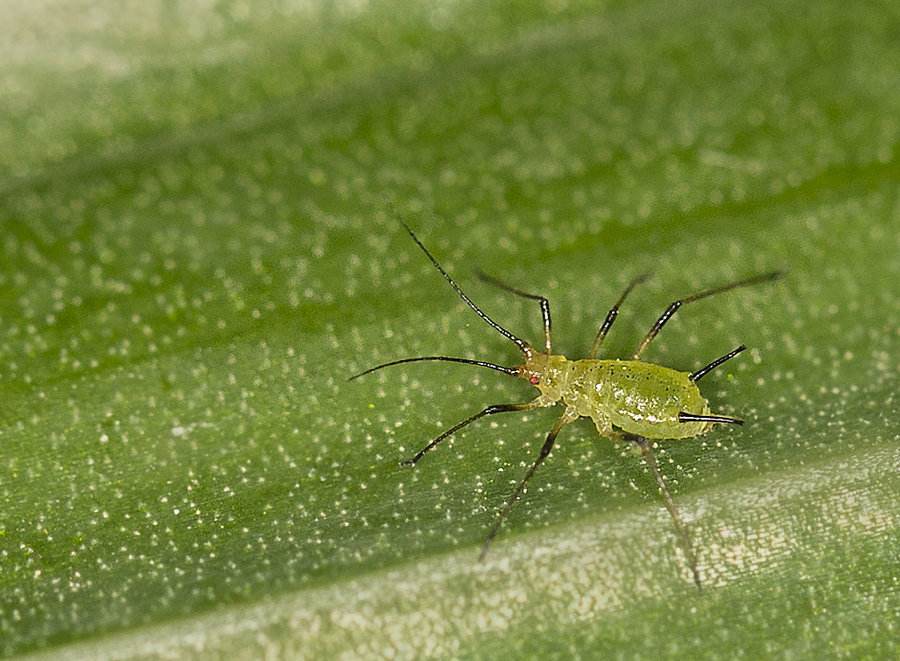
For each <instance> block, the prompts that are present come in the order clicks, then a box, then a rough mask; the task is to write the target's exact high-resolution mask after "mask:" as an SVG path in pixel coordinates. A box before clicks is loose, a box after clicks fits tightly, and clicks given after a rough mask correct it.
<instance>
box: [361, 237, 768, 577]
mask: <svg viewBox="0 0 900 661" xmlns="http://www.w3.org/2000/svg"><path fill="white" fill-rule="evenodd" d="M404 227H405V228H406V231H407V232H408V233H409V235H410V236H411V237H412V239H413V241H415V242H416V244H417V245H418V246H419V248H421V249H422V251H423V252H424V253H425V255H426V256H427V257H428V259H429V261H431V263H432V264H433V265H434V267H435V268H436V269H437V270H438V271H440V273H441V275H443V276H444V279H445V280H446V281H447V282H448V283H449V284H450V286H451V287H452V288H453V289H454V291H456V293H457V294H458V295H459V297H460V298H461V299H462V300H463V301H464V302H465V303H466V305H468V306H469V307H470V308H471V309H472V310H473V311H474V312H475V313H476V314H477V315H478V316H479V317H481V319H482V320H483V321H484V322H485V323H487V324H488V325H489V326H491V327H492V328H493V329H494V330H496V331H497V332H498V333H500V334H501V335H503V336H504V337H505V338H507V339H508V340H510V341H511V342H513V343H514V344H515V345H516V346H517V347H518V349H519V351H521V353H522V355H523V357H524V359H525V360H524V362H523V363H522V364H520V365H519V366H518V367H505V366H503V365H497V364H496V363H491V362H487V361H483V360H472V359H469V358H455V357H451V356H417V357H414V358H401V359H399V360H393V361H391V362H388V363H383V364H381V365H376V366H375V367H372V368H370V369H367V370H365V371H364V372H360V373H359V374H356V375H355V376H353V377H351V379H355V378H358V377H360V376H363V375H364V374H369V373H370V372H374V371H375V370H379V369H381V368H383V367H389V366H391V365H400V364H403V363H413V362H419V361H444V362H451V363H463V364H467V365H476V366H478V367H486V368H489V369H492V370H494V371H497V372H502V373H504V374H508V375H510V376H515V377H518V378H521V379H524V380H525V381H527V382H528V383H530V384H531V385H532V386H534V387H535V388H537V389H538V391H539V393H540V394H539V395H538V396H537V397H535V398H534V399H532V400H531V401H528V402H523V403H518V404H494V405H492V406H488V407H486V408H484V409H482V410H481V411H479V412H477V413H475V414H474V415H471V416H469V417H468V418H466V419H465V420H462V421H461V422H458V423H457V424H455V425H453V426H452V427H450V428H449V429H447V430H446V431H444V432H443V433H442V434H440V435H438V436H437V437H436V438H434V439H433V440H432V441H431V442H430V443H428V444H427V445H426V446H425V447H423V448H422V449H421V450H419V451H418V452H417V453H416V454H415V455H413V456H412V457H411V458H409V459H407V460H405V461H404V462H403V463H404V464H407V465H415V464H416V463H418V461H419V460H420V459H421V458H422V457H423V456H424V455H425V454H426V453H427V452H429V451H430V450H432V449H433V448H434V447H435V446H437V445H438V444H439V443H441V442H442V441H443V440H445V439H446V438H449V437H450V436H451V435H452V434H454V433H455V432H457V431H459V430H460V429H462V428H463V427H465V426H466V425H468V424H470V423H472V422H474V421H476V420H478V419H480V418H483V417H485V416H488V415H494V414H496V413H508V412H513V411H530V410H533V409H536V408H542V407H547V406H555V405H562V406H563V411H562V413H561V414H560V416H559V418H558V419H557V421H556V424H554V426H553V428H552V429H551V430H550V432H549V433H548V434H547V438H546V440H545V441H544V444H543V446H542V447H541V450H540V453H539V454H538V456H537V458H535V460H534V462H533V463H532V464H531V467H530V468H529V469H528V470H527V471H526V473H525V475H524V477H523V478H522V480H521V481H520V482H519V484H518V486H517V487H516V489H515V491H513V493H512V494H511V495H510V497H509V498H508V499H507V500H506V503H505V504H504V506H503V508H502V509H501V510H500V512H499V514H498V516H497V520H496V522H495V523H494V526H493V527H492V528H491V530H490V532H489V533H488V536H487V538H486V539H485V542H484V545H483V546H482V551H481V557H484V555H485V553H486V552H487V550H488V547H489V546H490V544H491V541H492V540H493V538H494V536H495V535H496V534H497V532H498V531H499V529H500V526H501V524H502V523H503V521H504V520H505V518H506V516H507V515H508V514H509V511H510V510H511V509H512V506H513V505H514V504H515V502H516V501H517V500H518V499H519V497H520V496H521V495H522V493H523V492H524V491H525V486H526V484H527V483H528V480H529V479H530V478H531V476H532V475H533V474H534V472H535V470H537V468H538V467H539V466H540V465H541V463H543V461H544V460H545V459H546V458H547V456H548V455H549V454H550V451H551V450H552V449H553V446H554V443H555V442H556V437H557V436H558V435H559V432H560V430H561V429H562V428H563V427H565V426H566V425H567V424H569V423H570V422H573V421H574V420H576V419H578V418H580V417H587V418H590V419H591V420H593V422H594V425H595V426H596V427H597V431H598V432H599V433H600V435H601V436H605V437H606V438H609V439H612V440H616V441H626V442H631V443H634V444H635V445H637V446H638V448H639V449H640V452H641V455H642V456H643V458H644V461H645V462H646V463H647V466H648V467H649V468H650V471H651V472H652V473H653V476H654V478H655V479H656V483H657V486H658V487H659V491H660V494H661V495H662V497H663V504H664V505H665V507H666V510H668V512H669V515H670V517H671V518H672V522H673V524H674V526H675V530H676V532H677V534H678V538H679V543H680V545H681V547H682V549H683V551H684V554H685V557H686V558H687V561H688V564H689V565H690V569H691V572H692V574H693V577H694V582H695V583H696V584H697V587H700V573H699V570H698V567H697V561H696V558H695V556H694V552H693V549H692V547H691V543H690V537H689V536H688V532H687V528H686V527H685V525H684V524H683V523H682V521H681V516H680V514H679V512H678V509H677V507H676V506H675V502H674V501H673V500H672V496H671V494H670V493H669V490H668V487H667V486H666V481H665V479H664V478H663V475H662V472H661V471H660V470H659V466H658V465H657V463H656V458H655V455H654V452H653V446H652V441H653V440H654V439H660V440H662V439H682V438H691V437H694V436H699V435H700V434H704V433H706V432H707V431H709V430H710V429H711V428H712V427H713V425H715V424H718V423H724V424H736V425H741V424H743V421H742V420H739V419H738V418H732V417H728V416H724V415H716V414H713V413H711V412H710V410H709V403H708V402H707V401H706V399H705V398H704V397H703V395H702V394H700V389H699V388H698V387H697V381H699V380H700V379H701V378H702V377H703V376H705V375H706V374H708V373H709V372H711V371H712V370H713V369H715V368H716V367H718V366H719V365H721V364H722V363H724V362H725V361H727V360H730V359H732V358H734V357H735V356H736V355H738V354H739V353H740V352H742V351H743V350H744V349H746V347H745V346H744V345H741V346H739V347H737V348H736V349H734V350H733V351H731V352H729V353H727V354H725V355H724V356H721V357H720V358H717V359H716V360H714V361H712V362H711V363H709V364H708V365H706V366H705V367H703V368H701V369H699V370H697V371H696V372H681V371H678V370H675V369H671V368H669V367H664V366H662V365H657V364H654V363H650V362H646V361H643V360H641V359H640V357H641V354H642V353H643V351H644V349H646V348H647V346H648V345H649V344H650V343H651V342H652V341H653V338H655V337H656V335H657V333H659V331H660V329H661V328H662V327H663V326H664V325H665V324H666V322H668V321H669V319H670V318H671V317H672V315H674V314H675V312H677V311H678V309H679V308H681V306H682V305H685V304H686V303H691V302H693V301H698V300H700V299H703V298H706V297H708V296H712V295H713V294H719V293H721V292H725V291H728V290H731V289H736V288H738V287H746V286H749V285H754V284H760V283H763V282H769V281H772V280H776V279H778V278H779V277H781V273H780V272H777V271H773V272H771V273H765V274H762V275H757V276H753V277H750V278H745V279H743V280H738V281H736V282H732V283H729V284H727V285H723V286H721V287H715V288H713V289H707V290H704V291H700V292H698V293H696V294H692V295H691V296H687V297H685V298H681V299H678V300H676V301H673V302H672V303H671V304H670V305H669V306H668V307H667V308H666V310H665V311H664V312H663V313H662V314H661V315H660V316H659V318H658V319H657V320H656V323H654V324H653V326H652V327H651V328H650V330H649V331H648V332H647V334H646V335H645V336H644V339H643V340H642V341H641V343H640V344H639V345H638V347H637V349H636V350H635V352H634V355H633V356H632V357H631V359H629V360H600V359H597V358H596V355H597V351H598V350H599V348H600V346H601V345H602V343H603V340H604V338H605V337H606V335H607V333H608V332H609V329H610V328H611V327H612V325H613V322H614V321H615V320H616V317H617V316H618V313H619V307H620V306H621V305H622V303H623V302H624V301H625V298H626V297H627V296H628V294H629V293H630V292H631V290H632V289H633V288H634V287H635V286H636V285H638V284H640V283H641V282H643V281H644V280H645V279H646V276H639V277H637V278H635V279H634V280H632V281H631V283H630V284H629V285H628V286H627V287H626V288H625V291H624V292H623V293H622V295H621V296H620V297H619V300H618V301H617V302H616V303H615V305H613V307H612V308H611V309H610V310H609V312H608V313H607V315H606V318H605V319H604V321H603V324H602V325H601V326H600V330H599V331H598V332H597V336H596V337H595V338H594V344H593V346H592V347H591V350H590V352H589V354H588V356H587V357H586V358H582V359H580V360H569V359H568V358H566V357H565V356H564V355H561V354H555V353H553V348H552V340H551V332H550V331H551V320H550V303H549V302H548V301H547V299H546V298H544V297H543V296H539V295H537V294H529V293H527V292H524V291H521V290H519V289H516V288H514V287H510V286H509V285H507V284H504V283H503V282H501V281H499V280H497V279H496V278H493V277H491V276H487V275H484V274H481V278H482V280H485V281H487V282H489V283H491V284H493V285H496V286H498V287H500V288H501V289H505V290H506V291H508V292H510V293H512V294H515V295H516V296H521V297H523V298H527V299H531V300H535V301H538V303H539V304H540V308H541V317H542V319H543V324H544V347H543V350H536V349H535V348H533V347H532V346H531V345H530V344H529V343H528V342H526V341H525V340H523V339H521V338H519V337H517V336H516V335H513V334H512V333H511V332H510V331H508V330H507V329H506V328H504V327H503V326H501V325H500V324H498V323H497V322H496V321H494V320H493V319H492V318H491V317H489V316H488V315H487V314H486V313H485V312H484V311H483V310H482V309H481V308H479V307H478V306H477V305H475V303H474V302H473V301H472V300H471V299H470V298H469V297H468V296H467V295H466V294H465V292H463V290H462V289H461V288H460V287H459V285H458V284H456V282H455V281H454V280H453V278H451V277H450V275H449V274H448V273H447V272H446V271H445V270H444V268H443V267H442V266H441V265H440V264H439V263H438V261H437V260H436V259H435V258H434V256H432V254H431V253H430V252H429V251H428V249H427V248H426V247H425V246H424V245H423V244H422V242H421V241H419V239H418V237H416V235H415V234H414V233H413V231H412V230H411V229H409V227H406V225H405V224H404Z"/></svg>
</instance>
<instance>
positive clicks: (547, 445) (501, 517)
mask: <svg viewBox="0 0 900 661" xmlns="http://www.w3.org/2000/svg"><path fill="white" fill-rule="evenodd" d="M577 417H578V416H577V415H576V414H574V413H573V412H572V411H570V410H568V409H567V410H566V411H565V412H563V414H562V415H561V416H560V417H559V419H558V420H557V421H556V424H555V425H553V429H551V430H550V433H549V434H547V439H546V440H545V441H544V445H543V446H541V451H540V453H539V454H538V456H537V458H536V459H535V460H534V463H533V464H531V468H529V469H528V471H527V472H526V473H525V476H524V477H523V478H522V481H521V482H519V485H518V486H517V487H516V490H515V491H513V492H512V494H511V495H510V497H509V498H508V499H507V500H506V503H504V505H503V509H501V510H500V513H499V514H498V515H497V521H496V522H495V523H494V525H493V527H492V528H491V530H490V532H489V533H488V536H487V537H486V538H485V540H484V544H482V546H481V555H479V556H478V559H479V560H484V557H485V556H486V555H487V552H488V549H489V548H490V547H491V542H493V541H494V537H496V536H497V533H498V532H499V531H500V526H501V525H503V522H504V521H505V520H506V517H507V516H508V515H509V512H510V510H512V508H513V505H515V504H516V501H517V500H519V497H520V496H521V495H522V492H523V491H525V486H526V485H527V484H528V480H530V479H531V476H532V475H534V472H535V471H536V470H537V469H538V466H540V465H541V464H542V463H544V459H546V458H547V456H548V455H549V454H550V451H551V450H552V449H553V444H554V443H556V437H557V436H558V435H559V432H560V431H561V430H562V428H563V427H565V426H566V425H567V424H569V423H570V422H572V421H573V420H575V419H576V418H577Z"/></svg>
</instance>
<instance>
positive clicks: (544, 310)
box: [477, 271, 553, 353]
mask: <svg viewBox="0 0 900 661" xmlns="http://www.w3.org/2000/svg"><path fill="white" fill-rule="evenodd" d="M477 273H478V277H479V279H481V280H483V281H484V282H487V283H489V284H492V285H494V286H495V287H499V288H500V289H503V290H505V291H508V292H509V293H511V294H515V295H516V296H521V297H522V298H527V299H530V300H532V301H537V302H538V304H539V305H540V306H541V319H542V320H543V322H544V350H545V351H546V352H547V353H553V351H552V344H553V343H552V341H551V339H550V330H551V325H552V323H551V321H550V301H548V300H547V299H546V298H545V297H544V296H541V295H540V294H529V293H528V292H525V291H522V290H521V289H516V288H515V287H511V286H510V285H508V284H506V283H505V282H503V281H502V280H498V279H497V278H495V277H494V276H492V275H488V274H487V273H485V272H483V271H478V272H477Z"/></svg>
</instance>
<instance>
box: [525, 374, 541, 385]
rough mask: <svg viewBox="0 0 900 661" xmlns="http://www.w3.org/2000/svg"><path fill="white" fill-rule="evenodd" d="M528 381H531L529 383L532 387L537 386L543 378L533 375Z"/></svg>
mask: <svg viewBox="0 0 900 661" xmlns="http://www.w3.org/2000/svg"><path fill="white" fill-rule="evenodd" d="M528 381H529V383H531V385H533V386H536V385H537V384H539V383H540V382H541V378H540V377H539V376H537V375H536V374H532V375H531V378H529V379H528Z"/></svg>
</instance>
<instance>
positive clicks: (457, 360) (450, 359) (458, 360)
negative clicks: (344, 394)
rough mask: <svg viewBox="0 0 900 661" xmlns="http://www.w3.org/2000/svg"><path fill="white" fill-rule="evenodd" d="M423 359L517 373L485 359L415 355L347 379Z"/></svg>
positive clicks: (350, 379) (512, 373) (510, 373)
mask: <svg viewBox="0 0 900 661" xmlns="http://www.w3.org/2000/svg"><path fill="white" fill-rule="evenodd" d="M425 360H442V361H444V362H445V363H463V364H464V365H476V366H478V367H487V368H488V369H492V370H496V371H498V372H503V373H504V374H509V375H510V376H516V374H518V373H519V372H518V370H516V369H515V368H513V367H503V365H496V364H494V363H489V362H487V361H485V360H469V359H468V358H454V357H453V356H417V357H415V358H401V359H399V360H392V361H390V362H388V363H382V364H381V365H376V366H375V367H370V368H369V369H367V370H365V371H363V372H360V373H359V374H354V375H353V376H351V377H350V378H349V379H347V380H348V381H353V379H358V378H359V377H361V376H365V375H366V374H369V373H371V372H374V371H375V370H380V369H381V368H382V367H390V366H391V365H402V364H403V363H418V362H421V361H425Z"/></svg>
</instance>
